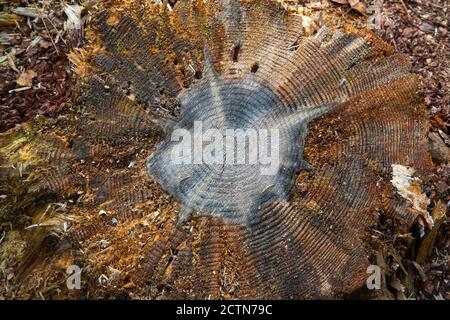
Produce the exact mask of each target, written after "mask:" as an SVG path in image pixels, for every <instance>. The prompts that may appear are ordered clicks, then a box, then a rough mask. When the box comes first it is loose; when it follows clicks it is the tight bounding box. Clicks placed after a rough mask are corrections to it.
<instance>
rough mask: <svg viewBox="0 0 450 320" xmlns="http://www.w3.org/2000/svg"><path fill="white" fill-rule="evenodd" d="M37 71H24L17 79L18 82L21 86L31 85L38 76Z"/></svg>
mask: <svg viewBox="0 0 450 320" xmlns="http://www.w3.org/2000/svg"><path fill="white" fill-rule="evenodd" d="M36 76H37V73H36V72H35V71H34V70H28V71H25V72H22V73H21V74H20V75H19V77H18V78H17V80H16V83H17V84H18V85H19V86H21V87H31V86H32V85H33V79H34V78H36Z"/></svg>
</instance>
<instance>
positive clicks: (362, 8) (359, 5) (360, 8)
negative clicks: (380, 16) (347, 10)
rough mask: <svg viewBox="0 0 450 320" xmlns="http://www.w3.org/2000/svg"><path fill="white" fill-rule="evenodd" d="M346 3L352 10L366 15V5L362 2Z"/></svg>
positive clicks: (358, 0) (355, 0) (357, 0)
mask: <svg viewBox="0 0 450 320" xmlns="http://www.w3.org/2000/svg"><path fill="white" fill-rule="evenodd" d="M348 3H349V4H350V6H351V7H352V9H355V10H356V11H358V12H359V13H362V14H367V5H366V4H365V3H364V2H362V1H360V0H349V1H348Z"/></svg>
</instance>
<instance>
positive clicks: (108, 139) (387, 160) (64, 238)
mask: <svg viewBox="0 0 450 320" xmlns="http://www.w3.org/2000/svg"><path fill="white" fill-rule="evenodd" d="M94 27H95V28H94V29H95V32H94V33H95V40H92V41H94V42H95V44H96V45H98V46H100V47H101V50H99V52H101V53H100V54H98V55H97V56H96V57H95V68H96V70H97V71H98V72H97V74H95V75H94V74H93V75H90V78H91V80H90V82H89V83H88V85H87V86H88V89H84V98H83V101H82V103H80V104H79V110H77V112H76V115H75V116H74V117H71V118H70V120H68V126H69V128H75V132H70V133H69V132H67V131H64V127H63V126H62V125H59V127H58V125H57V127H58V128H59V129H58V130H59V132H60V135H61V136H64V140H65V141H64V143H62V144H61V146H56V145H58V143H56V142H52V147H50V146H48V145H47V144H43V143H41V142H39V143H37V142H36V143H35V144H36V145H37V146H38V149H39V150H42V151H45V153H42V152H40V151H39V152H38V153H37V154H39V156H38V158H39V159H49V160H48V161H47V160H45V161H46V162H48V163H43V161H42V160H40V161H41V162H38V164H36V165H35V167H37V168H38V169H39V170H43V168H53V169H52V170H51V171H49V172H50V173H49V174H46V175H42V174H40V175H39V174H37V173H35V174H36V177H40V178H41V179H40V180H39V179H38V180H39V181H41V182H40V183H43V184H46V185H47V186H48V187H47V189H46V190H45V191H42V192H41V193H39V197H41V198H42V199H47V198H46V197H47V196H48V195H49V194H52V195H53V196H52V197H56V198H58V197H59V198H63V199H67V197H68V194H69V195H70V194H72V195H73V194H74V193H76V191H77V190H79V189H82V190H83V192H84V193H83V198H82V199H81V200H79V201H78V202H76V203H75V204H74V205H71V206H70V208H69V209H68V210H69V213H73V214H76V215H78V216H80V217H81V219H80V220H79V222H77V223H74V224H73V225H72V226H71V228H70V229H69V230H68V231H67V232H64V233H63V234H62V235H61V243H64V244H66V245H67V244H69V247H77V246H82V247H89V248H90V250H91V251H88V253H87V257H85V258H86V261H88V259H89V258H90V257H94V256H95V255H96V254H99V252H101V255H99V256H98V257H96V258H94V260H95V264H92V265H90V264H89V262H86V263H88V264H89V265H90V269H89V270H91V271H89V273H88V277H91V278H90V282H89V281H88V282H89V283H91V284H89V285H88V288H89V290H88V291H89V292H90V294H91V295H93V297H99V296H101V297H105V296H117V295H120V294H123V293H126V294H128V295H129V296H130V297H134V298H170V299H173V298H200V299H207V298H227V299H230V298H256V299H261V298H269V299H277V298H281V299H299V298H324V297H329V298H337V297H342V296H344V295H346V294H349V293H351V292H353V291H355V290H357V289H358V288H361V287H363V286H364V285H365V281H366V279H367V274H366V269H367V266H368V265H369V262H368V258H367V255H368V252H367V248H366V243H365V241H364V240H365V238H366V237H367V230H368V228H370V227H371V226H372V225H373V224H374V223H375V222H376V219H377V215H378V214H383V215H386V216H389V217H391V218H394V219H399V220H400V221H401V222H402V223H404V224H405V226H407V227H408V226H410V225H411V224H412V223H413V221H414V220H415V219H416V218H417V216H418V214H419V213H418V212H415V211H414V210H410V208H409V207H410V206H409V204H408V203H407V202H406V201H405V200H404V199H402V198H401V197H399V196H398V195H397V194H396V192H395V190H394V189H393V187H392V185H391V183H390V179H391V176H392V167H391V166H392V165H393V164H401V165H404V166H408V167H413V168H414V169H415V170H416V172H417V175H418V176H419V177H424V176H426V174H427V172H428V170H429V168H430V164H431V162H430V157H429V154H428V150H427V145H426V143H427V138H426V137H427V132H428V125H427V122H426V117H424V111H423V109H422V102H421V100H420V96H419V95H418V94H417V90H418V80H417V78H416V76H414V75H413V74H411V73H410V65H409V63H408V61H407V58H406V57H405V56H403V55H401V54H398V53H396V52H394V50H393V49H392V48H390V47H389V46H388V45H386V44H384V43H383V42H382V41H381V40H379V39H378V38H376V37H375V36H373V35H372V34H369V33H365V32H350V31H349V30H347V29H346V28H341V29H337V28H336V27H335V26H332V25H329V26H323V27H322V28H321V29H320V30H319V31H318V32H316V33H314V34H309V33H306V32H305V31H304V28H303V27H302V17H301V16H295V15H289V14H287V13H286V12H285V11H284V9H282V8H281V7H279V6H278V5H277V4H275V3H273V2H270V1H235V0H230V1H208V2H204V1H196V0H194V1H178V2H177V4H176V5H175V7H174V9H173V11H169V10H167V9H164V8H162V7H161V6H158V5H154V4H151V3H150V2H147V1H143V0H142V1H137V2H136V1H135V2H129V1H113V2H111V5H110V6H108V7H106V9H105V10H104V12H103V13H101V14H100V15H99V16H98V17H97V20H96V22H95V23H94ZM196 120H202V121H204V123H206V124H207V125H210V126H211V127H213V126H217V125H218V124H220V125H222V128H225V127H226V126H227V125H228V126H235V127H253V128H256V129H261V128H270V127H278V128H282V129H283V130H282V134H281V136H280V137H281V140H280V141H281V148H280V149H281V155H282V167H283V168H285V170H283V171H280V172H279V173H277V174H276V175H275V176H272V177H263V176H261V175H260V174H259V168H258V167H257V166H256V167H255V166H252V165H246V166H243V167H238V168H229V171H226V170H225V171H223V172H218V171H217V170H211V172H213V173H212V174H211V173H208V172H210V171H207V170H206V168H205V167H202V165H198V166H195V165H189V166H186V167H183V168H182V169H180V168H174V167H173V166H171V164H170V163H169V161H168V159H169V158H168V155H169V154H170V133H171V130H174V129H176V128H188V129H191V128H192V125H193V122H194V121H196ZM12 137H13V138H12ZM1 139H2V140H1V145H0V150H1V153H0V161H1V162H0V164H1V166H2V167H1V168H2V171H1V173H2V175H1V183H2V185H1V187H2V192H3V190H4V188H7V185H8V184H11V181H14V179H13V177H12V176H11V175H13V173H14V171H13V170H12V169H11V168H10V166H11V164H13V163H14V164H17V163H19V162H20V163H22V162H23V161H24V160H23V159H16V158H15V157H13V156H12V155H11V151H10V150H12V149H11V148H13V147H12V146H11V141H12V140H11V139H18V138H17V137H15V136H13V135H12V133H7V134H4V135H3V136H2V138H1ZM8 141H9V142H8ZM36 141H37V140H36ZM55 143H56V145H55V146H53V145H54V144H55ZM15 146H16V145H14V148H16V147H15ZM17 148H19V149H23V148H25V146H24V145H20V146H19V145H17ZM32 150H34V149H32ZM64 163H65V165H64ZM307 163H309V164H310V165H311V166H312V168H313V170H309V166H308V165H307ZM38 169H36V170H38ZM305 169H308V171H306V170H305ZM30 170H31V167H30ZM31 171H33V170H31ZM34 172H37V171H34ZM80 173H81V174H80ZM182 175H187V176H189V179H187V180H184V179H182V178H183V177H182ZM73 177H77V179H74V178H73ZM16 180H17V179H16ZM16 183H17V184H18V185H21V186H22V188H23V186H26V188H31V184H30V180H28V181H22V180H20V181H18V182H16ZM269 185H273V187H271V188H269V191H268V192H266V190H267V186H269ZM74 186H76V187H74ZM80 186H81V187H80ZM77 188H78V189H77ZM5 190H6V189H5ZM69 190H71V192H68V191H69ZM5 192H10V191H5ZM265 192H266V193H265ZM25 193H26V194H27V196H26V197H25V198H23V199H35V198H37V197H38V196H37V195H36V194H35V193H31V192H30V191H28V193H27V192H25ZM0 201H4V202H5V203H6V204H5V206H3V203H1V205H2V207H1V208H2V210H3V211H1V212H2V214H0V217H1V218H3V217H4V216H5V214H4V212H5V210H11V209H9V208H11V203H9V202H8V201H5V200H0ZM27 201H29V200H27ZM28 203H29V202H26V200H21V201H19V202H18V203H16V204H15V205H14V206H15V208H16V209H17V208H19V207H21V206H22V208H28ZM186 207H187V208H188V209H190V210H193V214H192V215H191V216H187V217H182V218H181V219H180V217H179V214H180V211H181V210H182V208H186ZM6 208H8V209H6ZM16 209H14V210H16ZM100 210H105V212H106V216H103V217H101V216H100V215H99V211H100ZM25 211H26V210H25ZM112 218H114V219H116V220H117V223H112V221H113V220H112ZM5 219H6V218H5ZM103 240H105V241H107V242H108V243H109V247H108V248H110V249H104V248H103V249H102V248H100V247H99V245H98V243H99V241H103ZM102 243H104V242H102ZM58 254H59V253H58ZM56 256H57V255H56ZM111 265H114V267H115V268H119V269H120V270H122V273H121V275H120V276H119V277H118V278H117V279H116V280H114V281H116V282H114V285H111V286H109V287H108V286H106V287H104V288H98V287H95V286H94V285H92V283H96V281H97V279H96V278H97V277H98V276H100V274H102V273H107V272H108V271H107V270H108V266H111ZM41 272H42V273H45V272H50V271H49V270H47V269H45V267H42V268H41ZM111 281H113V280H111ZM24 290H25V289H24ZM63 294H65V293H64V291H63ZM66 294H67V295H69V293H66ZM80 295H85V296H88V293H86V291H83V292H82V293H80Z"/></svg>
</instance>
